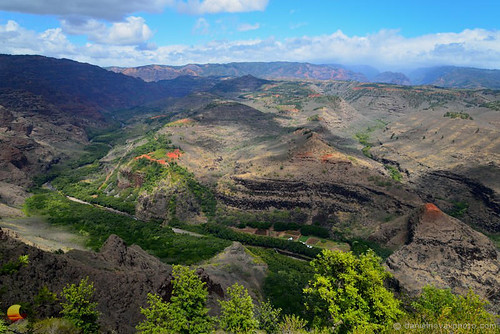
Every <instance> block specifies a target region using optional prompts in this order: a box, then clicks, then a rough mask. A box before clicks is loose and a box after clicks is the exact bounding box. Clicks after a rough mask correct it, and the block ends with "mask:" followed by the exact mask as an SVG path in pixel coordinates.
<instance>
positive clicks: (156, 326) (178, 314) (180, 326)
mask: <svg viewBox="0 0 500 334" xmlns="http://www.w3.org/2000/svg"><path fill="white" fill-rule="evenodd" d="M172 276H173V280H172V284H173V289H172V297H171V299H170V302H168V303H167V302H164V301H163V300H162V299H161V297H159V296H158V295H154V294H149V295H148V303H149V308H146V309H144V308H141V313H142V314H144V316H145V317H146V320H145V321H143V322H141V323H140V324H139V325H137V327H136V328H137V330H138V331H140V332H141V333H189V334H191V333H211V332H213V323H212V319H211V318H210V316H209V315H208V308H206V303H207V297H208V292H207V289H206V288H205V283H204V282H202V281H201V280H200V278H199V277H198V275H197V274H196V272H195V271H194V270H190V269H189V268H188V267H184V266H179V265H177V266H174V267H173V271H172Z"/></svg>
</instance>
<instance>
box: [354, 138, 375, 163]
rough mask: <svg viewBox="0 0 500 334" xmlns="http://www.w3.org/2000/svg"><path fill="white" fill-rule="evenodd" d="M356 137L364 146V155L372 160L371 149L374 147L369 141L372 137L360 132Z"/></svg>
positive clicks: (362, 150)
mask: <svg viewBox="0 0 500 334" xmlns="http://www.w3.org/2000/svg"><path fill="white" fill-rule="evenodd" d="M355 137H356V139H358V141H359V143H360V144H361V145H364V147H363V148H362V149H361V152H363V155H364V156H365V157H367V158H370V159H371V158H372V154H371V153H370V149H371V148H372V146H373V145H372V144H371V143H370V142H369V141H368V140H369V139H370V136H369V135H368V134H367V133H361V132H358V133H356V134H355Z"/></svg>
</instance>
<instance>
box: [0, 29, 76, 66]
mask: <svg viewBox="0 0 500 334" xmlns="http://www.w3.org/2000/svg"><path fill="white" fill-rule="evenodd" d="M75 50H76V47H75V45H73V44H71V43H70V42H69V41H68V39H67V38H66V36H65V35H64V34H63V32H62V30H61V28H56V29H48V30H45V31H44V32H42V33H36V32H35V31H32V30H27V29H25V28H23V27H21V26H20V25H19V24H18V23H17V22H15V21H12V20H9V21H8V22H7V23H6V24H5V25H0V52H1V53H9V54H41V55H46V56H53V57H61V58H62V57H66V58H72V57H74V56H75Z"/></svg>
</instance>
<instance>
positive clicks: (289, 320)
mask: <svg viewBox="0 0 500 334" xmlns="http://www.w3.org/2000/svg"><path fill="white" fill-rule="evenodd" d="M306 326H307V321H305V320H304V319H301V318H300V317H298V316H296V315H294V314H292V315H288V314H287V315H285V317H284V318H283V321H282V322H280V323H279V324H278V327H279V331H280V333H283V334H302V333H307V330H306Z"/></svg>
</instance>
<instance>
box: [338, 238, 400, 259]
mask: <svg viewBox="0 0 500 334" xmlns="http://www.w3.org/2000/svg"><path fill="white" fill-rule="evenodd" d="M335 235H336V237H337V239H338V240H339V241H342V242H347V243H348V244H349V246H350V247H351V252H352V253H353V254H354V255H361V254H365V253H366V252H368V251H369V250H373V251H374V252H375V254H377V255H378V256H380V257H381V258H382V259H384V260H385V259H387V258H388V257H389V256H391V254H392V252H393V251H392V250H390V249H388V248H384V247H382V246H380V245H379V244H378V243H376V242H375V241H371V240H367V239H362V238H358V237H352V236H349V235H347V234H344V233H341V232H339V231H336V232H335Z"/></svg>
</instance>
